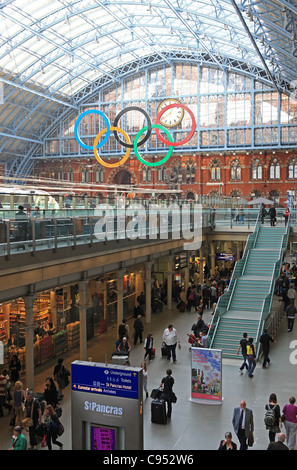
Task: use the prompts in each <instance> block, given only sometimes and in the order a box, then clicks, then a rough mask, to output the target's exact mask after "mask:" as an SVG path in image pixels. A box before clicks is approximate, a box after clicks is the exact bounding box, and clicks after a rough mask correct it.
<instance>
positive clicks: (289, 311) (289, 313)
mask: <svg viewBox="0 0 297 470" xmlns="http://www.w3.org/2000/svg"><path fill="white" fill-rule="evenodd" d="M296 312H297V310H296V307H295V305H294V301H291V302H290V304H289V305H288V306H287V308H286V317H287V319H288V333H290V332H292V330H293V326H294V320H295V315H296Z"/></svg>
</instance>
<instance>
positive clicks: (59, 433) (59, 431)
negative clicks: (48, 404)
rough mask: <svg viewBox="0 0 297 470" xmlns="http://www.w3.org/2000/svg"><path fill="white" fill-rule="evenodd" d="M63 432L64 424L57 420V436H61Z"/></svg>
mask: <svg viewBox="0 0 297 470" xmlns="http://www.w3.org/2000/svg"><path fill="white" fill-rule="evenodd" d="M63 433H64V426H63V424H62V423H61V421H59V422H58V430H57V434H58V436H59V437H60V436H62V434H63Z"/></svg>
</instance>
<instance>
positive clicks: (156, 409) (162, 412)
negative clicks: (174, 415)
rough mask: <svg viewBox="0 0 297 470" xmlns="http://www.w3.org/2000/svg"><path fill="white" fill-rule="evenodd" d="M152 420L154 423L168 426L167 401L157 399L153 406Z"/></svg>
mask: <svg viewBox="0 0 297 470" xmlns="http://www.w3.org/2000/svg"><path fill="white" fill-rule="evenodd" d="M151 420H152V423H156V424H166V423H167V417H166V403H165V400H161V399H159V398H156V399H155V400H153V401H152V404H151Z"/></svg>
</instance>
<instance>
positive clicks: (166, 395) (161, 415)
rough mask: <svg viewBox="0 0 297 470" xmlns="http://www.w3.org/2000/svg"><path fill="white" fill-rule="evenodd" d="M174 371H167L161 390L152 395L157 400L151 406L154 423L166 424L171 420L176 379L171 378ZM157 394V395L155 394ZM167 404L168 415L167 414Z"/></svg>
mask: <svg viewBox="0 0 297 470" xmlns="http://www.w3.org/2000/svg"><path fill="white" fill-rule="evenodd" d="M171 375H172V370H171V369H167V371H166V377H164V378H163V379H162V381H161V383H160V387H159V389H156V390H153V392H152V395H151V396H154V397H155V398H154V399H153V401H152V404H151V419H152V423H157V424H166V423H167V419H170V418H171V413H172V393H173V392H172V387H173V384H174V379H173V377H171ZM155 392H157V393H155ZM166 402H167V414H166Z"/></svg>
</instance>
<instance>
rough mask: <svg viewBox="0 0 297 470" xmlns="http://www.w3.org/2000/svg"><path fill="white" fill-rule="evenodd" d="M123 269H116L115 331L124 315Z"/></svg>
mask: <svg viewBox="0 0 297 470" xmlns="http://www.w3.org/2000/svg"><path fill="white" fill-rule="evenodd" d="M124 274H125V269H119V270H118V281H117V331H118V328H119V326H120V324H121V323H122V320H123V317H124V300H123V297H124V295H123V294H124V290H123V279H124Z"/></svg>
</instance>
